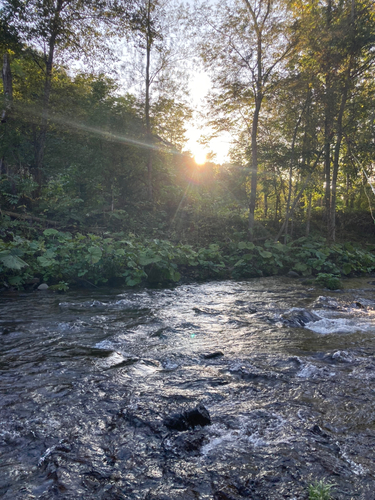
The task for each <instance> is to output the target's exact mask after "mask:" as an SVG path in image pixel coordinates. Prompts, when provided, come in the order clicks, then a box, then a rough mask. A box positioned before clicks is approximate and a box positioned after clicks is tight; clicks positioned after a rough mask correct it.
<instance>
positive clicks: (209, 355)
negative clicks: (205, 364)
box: [203, 351, 224, 359]
mask: <svg viewBox="0 0 375 500" xmlns="http://www.w3.org/2000/svg"><path fill="white" fill-rule="evenodd" d="M221 356H224V353H223V352H222V351H215V352H209V353H207V354H203V357H204V359H215V358H220V357H221Z"/></svg>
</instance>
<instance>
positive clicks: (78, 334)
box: [0, 278, 375, 500]
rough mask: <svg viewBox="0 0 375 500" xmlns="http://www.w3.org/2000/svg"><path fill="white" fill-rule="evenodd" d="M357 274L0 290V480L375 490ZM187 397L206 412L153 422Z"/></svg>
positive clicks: (49, 485)
mask: <svg viewBox="0 0 375 500" xmlns="http://www.w3.org/2000/svg"><path fill="white" fill-rule="evenodd" d="M367 281H368V280H365V279H363V280H356V282H355V283H354V284H353V282H352V283H350V282H348V283H347V286H346V290H345V291H344V292H340V293H333V292H327V293H326V295H325V296H320V295H322V290H314V289H307V288H306V287H304V286H303V285H302V284H300V282H299V281H298V280H297V281H296V280H292V279H285V278H267V279H266V278H264V279H256V280H249V281H247V282H216V283H206V284H191V285H182V286H178V287H176V288H175V289H166V290H165V289H164V290H140V291H126V292H123V291H119V290H107V291H104V292H103V291H95V292H70V293H68V294H66V295H64V296H60V295H54V294H50V293H44V292H39V293H33V294H25V295H22V296H17V295H9V296H2V297H0V307H1V313H2V314H1V317H0V332H2V334H1V335H0V343H1V357H0V405H1V412H0V447H1V451H0V453H1V462H0V467H1V469H0V470H1V474H0V496H1V497H2V498H4V499H28V498H40V499H46V500H47V499H48V500H49V499H51V498H55V497H56V498H61V499H78V498H79V499H94V498H95V499H97V498H98V499H107V500H109V499H142V500H146V499H147V500H162V499H164V500H166V499H171V500H172V499H173V500H178V499H181V500H190V499H216V500H217V499H219V500H220V499H221V500H223V499H224V500H225V499H235V500H236V499H243V498H252V499H265V500H269V499H270V500H272V499H275V500H276V499H277V500H279V499H281V498H290V499H292V498H296V499H297V498H306V491H307V486H308V484H309V483H311V482H313V481H314V480H315V479H321V478H327V477H329V478H330V479H331V481H330V482H334V483H336V484H337V486H336V489H335V498H339V499H341V498H342V499H348V500H349V499H351V498H361V499H369V500H373V499H374V493H373V485H374V473H375V464H374V459H373V457H374V454H373V449H374V444H375V425H374V422H375V398H374V389H373V387H374V383H373V382H374V379H375V360H374V353H375V321H374V315H375V295H374V291H375V286H370V285H369V284H368V283H367ZM198 403H202V404H203V405H204V406H205V407H206V408H207V409H208V410H209V413H210V415H211V420H212V424H211V425H208V426H205V427H202V428H200V427H196V428H191V429H188V430H186V431H183V432H178V431H173V430H172V431H171V430H169V429H168V428H167V427H166V426H165V425H164V419H165V418H166V417H167V416H169V415H171V414H174V413H181V412H183V411H185V410H187V409H191V408H194V407H195V406H197V404H198Z"/></svg>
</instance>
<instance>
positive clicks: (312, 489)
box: [309, 479, 335, 500]
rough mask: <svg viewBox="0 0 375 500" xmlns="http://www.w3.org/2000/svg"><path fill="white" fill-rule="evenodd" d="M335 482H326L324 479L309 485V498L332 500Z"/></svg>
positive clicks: (310, 499)
mask: <svg viewBox="0 0 375 500" xmlns="http://www.w3.org/2000/svg"><path fill="white" fill-rule="evenodd" d="M333 486H335V485H334V484H333V483H332V484H330V483H326V482H325V481H324V479H321V480H320V481H315V482H314V483H313V484H310V485H309V500H330V499H331V498H332V497H331V490H332V488H333Z"/></svg>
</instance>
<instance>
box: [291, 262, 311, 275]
mask: <svg viewBox="0 0 375 500" xmlns="http://www.w3.org/2000/svg"><path fill="white" fill-rule="evenodd" d="M293 269H294V271H297V272H298V271H299V272H302V273H303V272H304V271H307V270H308V266H307V265H306V264H303V263H302V262H297V264H296V265H295V266H294V267H293Z"/></svg>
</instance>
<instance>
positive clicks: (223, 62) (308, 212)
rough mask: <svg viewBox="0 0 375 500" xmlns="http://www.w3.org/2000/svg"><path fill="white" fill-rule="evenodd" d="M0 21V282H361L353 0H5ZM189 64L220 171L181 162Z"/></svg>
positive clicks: (360, 115)
mask: <svg viewBox="0 0 375 500" xmlns="http://www.w3.org/2000/svg"><path fill="white" fill-rule="evenodd" d="M88 12H91V13H92V15H87V13H88ZM0 21H1V22H0V47H1V50H2V54H3V61H4V63H3V80H2V87H1V98H2V100H3V102H2V114H1V124H0V207H1V215H0V231H1V236H2V243H1V254H0V261H1V262H2V267H3V269H2V279H3V280H4V281H5V283H6V286H17V287H20V286H24V285H26V286H27V282H28V281H30V280H32V279H33V278H36V277H38V278H39V279H40V280H44V281H47V282H48V283H49V284H54V285H58V286H59V287H60V288H64V287H65V286H69V285H71V284H84V283H85V282H86V283H91V284H93V285H95V286H97V285H100V284H103V283H108V282H113V283H115V282H116V283H117V282H118V283H121V284H126V285H128V286H133V285H136V284H140V283H143V282H149V283H167V282H174V281H177V280H178V279H180V277H181V276H183V277H186V278H189V279H192V278H194V279H203V278H213V277H235V278H242V277H252V276H259V275H262V274H264V275H270V274H278V273H284V272H287V271H288V270H294V271H296V272H298V273H300V275H303V276H309V275H314V276H316V277H317V280H318V281H317V283H320V284H323V285H324V286H328V287H335V286H336V285H337V281H335V280H338V277H339V276H340V275H351V274H356V273H360V272H370V271H372V270H373V254H372V253H371V252H372V246H371V245H373V244H374V242H375V238H374V236H375V225H374V222H375V218H374V212H373V207H374V203H375V188H374V187H373V186H374V185H375V180H374V177H373V174H374V172H373V168H374V164H375V163H374V154H375V149H374V147H375V146H374V145H375V115H374V104H375V84H374V82H375V79H374V64H375V51H374V46H375V11H374V6H373V3H372V2H371V1H369V0H343V1H340V2H338V1H336V0H325V1H323V2H316V1H315V0H313V1H305V0H298V1H297V2H294V3H292V4H291V3H289V2H284V1H283V0H272V1H271V0H228V1H227V2H225V3H223V4H222V6H221V8H220V9H215V8H212V7H210V5H209V4H208V3H206V2H203V1H202V2H201V3H200V5H198V6H197V7H196V8H195V10H194V11H193V10H192V9H190V10H189V8H188V7H186V8H185V7H182V6H177V4H175V3H174V2H173V1H172V0H147V1H146V0H137V1H136V2H122V3H121V4H120V3H117V2H113V3H112V2H106V1H98V0H85V1H83V2H76V0H69V1H68V2H61V1H60V0H52V1H50V2H44V1H40V0H24V1H22V2H18V1H17V2H16V1H14V0H6V1H4V2H3V4H2V8H1V10H0ZM189 35H190V38H191V39H192V40H193V42H192V43H188V39H189ZM192 35H194V36H192ZM120 46H121V47H125V52H126V55H125V56H124V54H123V55H122V56H121V57H120V56H119V55H118V52H119V51H117V52H116V50H113V47H115V48H117V49H118V48H119V47H120ZM188 48H189V50H187V49H188ZM189 51H190V53H189ZM198 56H201V60H202V63H203V64H204V65H205V68H206V70H207V71H208V72H209V74H210V76H211V79H212V90H211V93H210V95H209V96H208V98H207V108H206V109H207V120H208V121H207V123H209V124H210V126H211V127H212V131H213V133H216V132H220V131H223V130H225V131H229V132H230V133H231V134H232V138H233V148H232V151H231V161H230V162H227V163H225V164H223V165H218V164H215V163H214V162H213V161H208V162H207V163H206V164H205V165H204V166H198V165H196V164H195V162H194V160H193V159H192V155H191V153H190V152H186V151H184V147H185V143H186V137H185V134H186V130H187V127H188V126H189V123H190V122H189V120H192V117H193V115H194V114H193V110H192V109H191V106H190V105H189V102H188V98H187V87H186V84H185V83H186V79H187V77H188V72H187V69H188V66H189V60H192V59H193V57H198ZM189 57H190V59H188V58H189ZM77 68H79V69H77ZM94 68H96V69H95V70H94ZM115 68H116V71H115ZM119 68H121V69H120V70H119ZM212 158H213V156H211V159H212ZM249 214H250V215H249ZM308 236H310V237H311V239H309V238H308V239H303V238H305V237H308ZM322 237H325V238H327V241H325V240H323V239H322ZM349 241H353V242H361V243H362V244H363V245H364V246H363V247H361V248H360V247H358V246H356V245H355V244H354V243H349ZM59 283H60V284H59Z"/></svg>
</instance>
